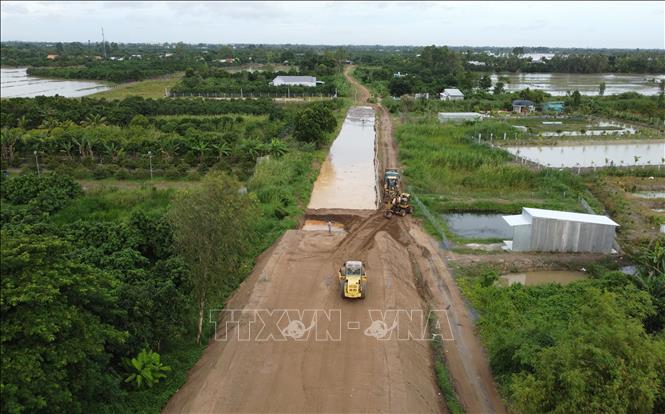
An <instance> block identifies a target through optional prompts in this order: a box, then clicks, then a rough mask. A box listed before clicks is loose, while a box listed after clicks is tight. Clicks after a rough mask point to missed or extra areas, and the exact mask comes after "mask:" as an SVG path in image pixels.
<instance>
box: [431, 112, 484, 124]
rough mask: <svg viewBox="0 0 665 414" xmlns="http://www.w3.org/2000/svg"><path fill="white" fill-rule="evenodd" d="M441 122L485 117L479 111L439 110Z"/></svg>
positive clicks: (475, 119)
mask: <svg viewBox="0 0 665 414" xmlns="http://www.w3.org/2000/svg"><path fill="white" fill-rule="evenodd" d="M438 118H439V122H464V121H480V120H482V119H483V118H484V115H483V114H479V113H478V112H439V115H438Z"/></svg>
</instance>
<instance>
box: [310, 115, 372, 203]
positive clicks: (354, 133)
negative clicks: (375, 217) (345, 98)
mask: <svg viewBox="0 0 665 414" xmlns="http://www.w3.org/2000/svg"><path fill="white" fill-rule="evenodd" d="M375 137H376V132H375V130H374V110H373V109H372V108H371V107H369V106H354V107H352V108H351V109H349V112H348V114H347V115H346V119H345V120H344V124H343V125H342V129H341V131H340V132H339V135H338V136H337V138H336V139H335V142H333V144H332V146H331V147H330V153H329V154H328V158H326V160H325V162H324V163H323V166H322V167H321V171H320V172H319V176H318V178H317V179H316V182H315V183H314V189H313V190H312V197H311V199H310V201H309V205H308V206H307V207H308V208H310V209H318V208H339V209H352V210H374V209H376V207H377V193H376V165H375V162H374V159H375V149H374V146H375Z"/></svg>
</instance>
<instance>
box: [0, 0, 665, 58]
mask: <svg viewBox="0 0 665 414" xmlns="http://www.w3.org/2000/svg"><path fill="white" fill-rule="evenodd" d="M0 15H1V22H0V23H1V25H0V33H1V38H2V41H9V40H23V41H47V42H56V41H62V42H69V41H80V42H86V41H88V40H91V41H93V42H95V41H101V27H102V26H103V27H104V32H105V35H106V40H107V41H113V42H122V43H138V42H148V43H162V42H179V41H182V42H185V43H262V44H280V43H293V44H326V45H375V44H381V45H413V46H422V45H432V44H434V45H448V46H549V47H580V48H586V47H589V48H642V49H647V48H659V49H664V48H665V2H663V1H659V2H621V1H618V2H614V1H590V2H550V1H531V2H499V1H492V2H379V1H375V2H332V1H321V2H276V1H275V2H151V1H148V2H140V1H139V2H117V1H106V2H102V1H100V2H70V1H66V2H58V1H48V2H14V1H2V3H0Z"/></svg>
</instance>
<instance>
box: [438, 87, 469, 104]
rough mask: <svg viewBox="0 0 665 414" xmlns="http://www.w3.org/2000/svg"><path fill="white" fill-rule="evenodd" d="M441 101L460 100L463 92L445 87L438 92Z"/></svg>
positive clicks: (462, 97)
mask: <svg viewBox="0 0 665 414" xmlns="http://www.w3.org/2000/svg"><path fill="white" fill-rule="evenodd" d="M439 95H440V96H441V100H442V101H461V100H463V99H464V94H463V93H462V91H460V90H459V89H457V88H446V89H444V90H443V92H441V93H440V94H439Z"/></svg>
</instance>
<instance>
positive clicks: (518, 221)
mask: <svg viewBox="0 0 665 414" xmlns="http://www.w3.org/2000/svg"><path fill="white" fill-rule="evenodd" d="M503 220H504V221H505V222H506V223H508V225H509V226H511V227H513V226H521V225H524V224H531V220H529V218H527V217H525V216H524V215H523V214H516V215H514V216H503Z"/></svg>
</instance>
